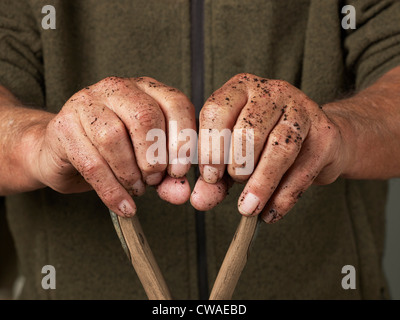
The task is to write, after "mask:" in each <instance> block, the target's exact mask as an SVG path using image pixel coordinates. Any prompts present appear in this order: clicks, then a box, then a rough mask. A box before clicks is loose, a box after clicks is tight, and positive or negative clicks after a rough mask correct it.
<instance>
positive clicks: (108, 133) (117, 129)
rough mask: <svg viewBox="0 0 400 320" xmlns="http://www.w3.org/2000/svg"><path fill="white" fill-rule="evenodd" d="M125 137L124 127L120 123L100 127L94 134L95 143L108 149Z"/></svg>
mask: <svg viewBox="0 0 400 320" xmlns="http://www.w3.org/2000/svg"><path fill="white" fill-rule="evenodd" d="M124 136H125V126H124V124H122V123H121V122H115V123H113V124H110V123H109V124H108V125H107V126H101V127H100V128H98V130H97V133H96V140H97V143H98V144H99V145H100V146H102V147H103V148H110V147H111V146H112V145H114V144H116V143H118V142H119V141H121V139H122V138H123V137H124Z"/></svg>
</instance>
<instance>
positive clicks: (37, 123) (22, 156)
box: [0, 86, 54, 195]
mask: <svg viewBox="0 0 400 320" xmlns="http://www.w3.org/2000/svg"><path fill="white" fill-rule="evenodd" d="M53 117H54V115H52V114H50V113H47V112H44V111H40V110H33V109H28V108H24V107H23V106H22V105H21V103H20V102H19V101H18V100H17V99H16V98H15V97H14V96H13V95H12V94H11V93H10V92H9V91H8V90H6V89H5V88H3V87H1V86H0V150H1V152H0V163H1V166H0V195H8V194H12V193H18V192H24V191H31V190H35V189H38V188H41V187H43V185H42V184H41V183H40V182H39V181H37V180H36V179H35V178H34V175H33V173H32V167H33V166H32V163H33V162H34V161H35V158H34V157H35V155H37V154H38V152H40V151H39V150H37V149H38V148H39V142H40V140H41V137H42V135H43V132H44V130H45V128H46V126H47V123H48V122H49V121H50V120H51V119H52V118H53Z"/></svg>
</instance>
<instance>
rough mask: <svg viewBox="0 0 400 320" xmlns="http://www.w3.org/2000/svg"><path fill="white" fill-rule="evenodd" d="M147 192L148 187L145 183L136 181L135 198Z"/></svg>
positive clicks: (133, 190) (133, 191)
mask: <svg viewBox="0 0 400 320" xmlns="http://www.w3.org/2000/svg"><path fill="white" fill-rule="evenodd" d="M145 192H146V186H145V185H144V183H143V181H142V180H141V179H139V180H138V181H136V182H135V183H134V184H133V186H132V193H133V195H135V196H141V195H143V194H144V193H145Z"/></svg>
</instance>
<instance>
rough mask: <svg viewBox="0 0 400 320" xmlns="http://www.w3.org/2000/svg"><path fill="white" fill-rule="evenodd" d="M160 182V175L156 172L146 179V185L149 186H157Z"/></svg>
mask: <svg viewBox="0 0 400 320" xmlns="http://www.w3.org/2000/svg"><path fill="white" fill-rule="evenodd" d="M161 180H162V174H161V173H160V172H157V173H153V174H151V175H149V176H148V177H147V178H146V183H147V184H148V185H149V186H154V185H157V184H159V183H160V182H161Z"/></svg>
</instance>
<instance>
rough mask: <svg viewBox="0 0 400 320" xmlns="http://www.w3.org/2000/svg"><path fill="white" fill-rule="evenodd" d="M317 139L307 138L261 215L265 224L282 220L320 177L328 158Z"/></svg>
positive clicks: (313, 136)
mask: <svg viewBox="0 0 400 320" xmlns="http://www.w3.org/2000/svg"><path fill="white" fill-rule="evenodd" d="M317 137H318V136H317V135H313V134H310V135H309V136H308V137H307V139H306V141H305V142H304V144H303V147H302V150H301V151H300V154H299V156H298V158H297V159H296V161H295V162H294V164H293V166H292V167H291V168H290V169H289V170H288V172H287V173H286V175H285V177H284V178H283V179H282V181H281V182H280V184H279V186H278V187H277V189H276V190H275V192H274V194H273V195H272V197H271V198H270V199H269V201H268V204H267V205H266V206H265V208H264V210H263V211H262V213H261V218H262V219H263V220H264V221H265V222H267V223H275V222H277V221H279V220H280V219H282V218H283V217H284V216H285V215H286V214H287V213H288V212H289V211H290V210H291V209H292V208H293V206H294V205H295V204H296V203H297V201H298V200H299V199H300V198H301V197H302V195H303V194H304V192H306V190H307V189H308V188H309V187H310V186H311V185H312V184H313V183H314V181H315V179H316V178H317V177H318V176H319V174H320V172H321V170H322V168H323V167H324V166H325V163H326V157H325V156H324V149H325V146H324V144H323V143H322V142H321V139H319V138H317ZM311 150H313V151H312V152H311Z"/></svg>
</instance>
